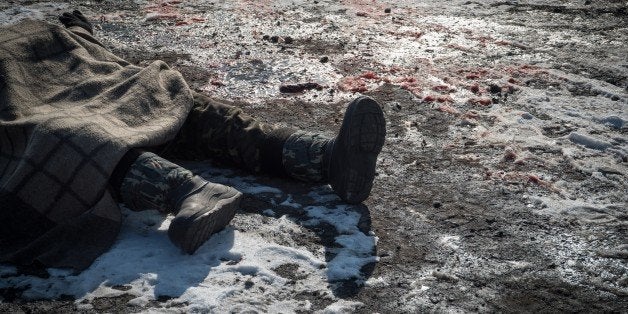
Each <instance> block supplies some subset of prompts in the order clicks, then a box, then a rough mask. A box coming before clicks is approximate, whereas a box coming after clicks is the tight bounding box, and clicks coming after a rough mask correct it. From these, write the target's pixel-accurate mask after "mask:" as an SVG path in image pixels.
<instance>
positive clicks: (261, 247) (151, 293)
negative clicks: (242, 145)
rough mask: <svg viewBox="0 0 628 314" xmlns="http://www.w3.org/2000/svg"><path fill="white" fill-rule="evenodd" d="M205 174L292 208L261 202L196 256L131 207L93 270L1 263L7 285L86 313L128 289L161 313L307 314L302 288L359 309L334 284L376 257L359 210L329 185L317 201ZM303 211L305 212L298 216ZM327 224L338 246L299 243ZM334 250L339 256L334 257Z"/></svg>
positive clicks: (315, 194) (156, 217)
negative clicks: (26, 271) (69, 300)
mask: <svg viewBox="0 0 628 314" xmlns="http://www.w3.org/2000/svg"><path fill="white" fill-rule="evenodd" d="M200 174H201V175H202V176H204V177H206V178H208V179H211V180H212V181H214V182H219V183H223V184H229V185H231V186H234V187H236V188H237V189H238V190H240V191H242V192H244V193H248V194H250V195H258V194H263V196H261V197H265V198H267V199H269V200H270V202H271V203H274V204H275V206H273V208H275V209H276V208H282V209H284V210H288V211H289V213H288V214H286V215H278V214H276V213H275V212H274V210H273V208H267V209H266V208H260V210H259V213H257V214H240V215H237V216H236V218H235V219H234V221H233V223H232V226H229V227H227V228H226V229H225V230H223V231H221V232H220V233H218V234H216V235H214V236H213V237H211V238H210V240H209V241H208V242H207V243H205V244H204V245H203V246H201V247H200V248H199V250H198V251H197V252H196V253H195V254H194V255H187V254H183V253H182V252H181V251H180V250H179V249H178V248H176V247H174V246H173V245H172V244H171V243H170V241H169V240H168V236H167V233H166V231H167V230H168V226H169V223H170V219H171V218H172V217H164V216H162V215H160V214H159V213H158V212H156V211H145V212H132V211H129V210H124V212H123V214H124V216H125V218H124V223H123V225H122V230H121V232H120V235H119V237H118V241H117V242H116V243H115V244H114V246H113V247H112V248H111V250H110V251H109V252H107V253H105V254H103V255H102V256H101V257H99V258H98V259H97V260H96V262H94V264H92V266H91V267H90V268H89V269H87V270H86V271H84V272H82V273H80V274H73V273H72V271H70V270H61V269H50V270H49V273H50V277H48V278H39V277H35V276H15V273H16V271H17V270H16V269H15V268H14V267H11V266H7V265H5V266H0V277H2V278H4V279H2V280H1V281H0V289H2V288H8V287H13V288H17V289H25V290H24V293H23V295H22V296H23V297H24V298H26V299H57V298H60V297H62V296H72V297H74V298H76V300H77V302H78V303H79V304H80V305H79V307H78V308H79V309H90V308H91V305H90V304H89V302H90V301H91V300H93V299H94V298H99V297H114V296H120V295H123V294H126V295H131V296H133V297H134V298H133V299H131V300H130V301H129V302H128V303H129V304H130V305H133V306H138V307H145V306H147V305H149V304H150V303H151V301H156V300H160V301H163V302H161V303H160V306H159V307H154V308H153V310H158V309H159V308H160V307H164V308H170V310H171V311H175V310H176V311H181V312H189V311H215V312H244V311H247V310H257V311H264V312H294V311H297V310H305V311H307V310H309V309H310V308H311V306H310V304H309V301H307V300H299V299H298V298H296V297H297V296H298V295H301V294H315V295H318V296H319V297H320V298H321V299H326V300H328V301H329V302H328V303H329V308H330V309H335V310H339V309H351V308H354V307H355V306H356V304H357V303H356V302H348V303H347V302H345V301H342V300H340V299H338V298H336V297H335V296H334V294H333V292H332V290H331V285H333V284H334V282H338V281H342V280H361V281H363V280H364V278H363V276H362V274H361V273H360V269H361V268H362V266H364V265H366V264H369V263H373V262H376V261H377V257H376V256H373V254H374V252H375V246H376V244H377V237H376V236H375V235H374V234H373V233H372V232H371V233H368V234H365V233H364V232H362V231H360V229H359V228H358V223H359V222H360V218H361V215H360V213H358V212H356V211H353V210H352V208H351V206H347V205H339V204H338V202H337V197H336V196H335V194H333V192H331V191H330V190H329V188H324V187H321V188H315V189H313V190H312V191H311V192H310V194H309V195H310V196H311V198H312V199H313V200H314V202H315V203H316V204H317V205H315V206H303V205H301V204H299V203H297V202H295V201H294V200H293V199H292V197H291V195H289V194H288V195H285V194H284V193H282V191H281V190H279V189H277V188H274V187H269V186H265V185H261V184H258V183H256V182H255V179H254V178H252V177H237V176H234V175H233V174H232V173H231V172H230V171H229V170H224V169H215V168H211V167H208V166H205V167H203V172H202V173H200ZM296 215H299V216H303V218H294V219H293V218H290V217H289V216H296ZM321 222H324V223H327V224H329V225H331V226H333V228H334V229H335V232H336V233H337V235H336V236H335V238H334V240H335V245H334V246H333V247H325V246H323V245H310V246H309V247H304V246H302V245H300V244H299V243H298V240H297V239H299V238H300V237H303V236H304V234H303V233H304V232H303V230H307V228H312V227H316V226H318V225H320V224H321ZM234 226H237V227H234ZM330 254H331V255H333V256H334V257H333V258H331V259H329V260H327V259H326V255H327V256H329V255H330ZM164 300H167V301H164ZM335 310H334V311H335Z"/></svg>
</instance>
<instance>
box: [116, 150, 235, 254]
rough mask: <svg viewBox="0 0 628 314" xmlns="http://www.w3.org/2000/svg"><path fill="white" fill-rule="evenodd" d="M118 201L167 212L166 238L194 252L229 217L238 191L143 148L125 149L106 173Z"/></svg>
mask: <svg viewBox="0 0 628 314" xmlns="http://www.w3.org/2000/svg"><path fill="white" fill-rule="evenodd" d="M111 184H112V186H113V189H114V191H116V193H117V194H118V197H119V199H120V200H121V201H122V202H123V203H124V204H125V205H126V206H127V207H129V208H130V209H132V210H136V211H139V210H147V209H156V210H159V211H160V212H163V213H173V214H175V218H174V219H173V220H172V222H171V223H170V227H169V229H168V236H169V237H170V240H171V241H172V242H173V243H174V244H176V245H177V246H179V247H181V248H182V249H183V250H184V251H185V252H187V253H190V254H192V253H194V251H196V249H197V248H198V247H199V246H200V245H202V244H203V243H204V242H205V241H206V240H207V239H208V238H209V237H210V236H211V235H212V234H214V233H216V232H218V231H220V230H221V229H223V228H224V227H225V226H226V225H227V224H229V221H231V219H232V218H233V216H234V215H235V211H236V209H237V208H238V206H239V202H240V198H241V196H242V193H240V192H238V191H237V190H235V189H233V188H231V187H227V186H224V185H221V184H216V183H211V182H208V181H206V180H204V179H202V178H201V177H198V176H194V175H193V174H192V172H190V171H189V170H187V169H185V168H183V167H181V166H179V165H176V164H174V163H172V162H170V161H168V160H166V159H164V158H162V157H159V156H157V155H155V154H153V153H149V152H139V151H136V150H131V151H130V152H129V153H127V155H126V156H125V157H124V158H123V159H122V161H121V163H120V164H119V165H118V167H117V169H116V170H115V171H114V174H113V175H112V179H111Z"/></svg>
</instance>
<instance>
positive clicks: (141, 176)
mask: <svg viewBox="0 0 628 314" xmlns="http://www.w3.org/2000/svg"><path fill="white" fill-rule="evenodd" d="M191 177H193V174H192V172H190V171H189V170H187V169H185V168H183V167H181V166H179V165H176V164H174V163H172V162H170V161H168V160H166V159H164V158H161V157H159V156H157V155H155V154H153V153H149V152H146V153H142V154H141V155H140V156H139V157H138V158H137V159H136V160H135V161H134V162H133V163H132V164H131V166H130V168H129V170H128V172H127V173H126V175H125V176H124V179H123V180H122V185H121V186H120V197H121V198H122V202H123V203H124V204H125V205H126V206H128V207H129V208H130V209H132V210H136V211H139V210H147V209H156V210H159V211H161V212H172V211H173V208H170V206H171V205H170V202H168V194H169V193H170V191H171V190H172V189H173V188H176V187H177V186H179V185H180V184H181V183H182V182H183V181H185V180H187V179H189V178H191Z"/></svg>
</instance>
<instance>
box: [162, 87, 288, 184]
mask: <svg viewBox="0 0 628 314" xmlns="http://www.w3.org/2000/svg"><path fill="white" fill-rule="evenodd" d="M292 133H294V131H293V130H290V129H278V128H275V127H273V126H271V125H268V124H264V123H261V122H259V121H256V120H255V119H253V118H252V117H250V116H248V115H246V114H245V113H244V112H242V110H241V109H239V108H237V107H234V106H231V105H229V104H228V103H226V102H221V101H218V100H214V99H211V98H209V97H207V96H204V95H201V94H198V93H195V94H194V107H193V108H192V111H191V112H190V114H189V115H188V118H187V120H186V121H185V124H184V125H183V127H182V129H181V130H180V131H179V134H178V135H177V136H176V138H175V139H174V140H173V141H172V142H171V143H170V144H169V145H168V147H167V148H166V150H165V151H164V153H163V154H164V155H165V156H169V157H173V158H179V159H186V160H205V159H212V160H218V161H222V162H227V163H231V164H235V165H236V166H240V167H243V168H246V169H247V170H249V171H252V172H267V173H271V174H284V170H283V167H282V165H281V152H282V147H283V143H284V142H285V140H286V139H287V138H288V137H289V136H290V134H292Z"/></svg>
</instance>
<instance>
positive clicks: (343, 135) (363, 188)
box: [329, 96, 386, 204]
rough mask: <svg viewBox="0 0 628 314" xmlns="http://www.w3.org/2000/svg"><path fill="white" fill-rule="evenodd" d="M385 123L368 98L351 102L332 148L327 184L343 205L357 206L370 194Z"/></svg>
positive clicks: (374, 103) (376, 107)
mask: <svg viewBox="0 0 628 314" xmlns="http://www.w3.org/2000/svg"><path fill="white" fill-rule="evenodd" d="M385 138H386V120H385V118H384V113H383V112H382V109H381V108H380V107H379V104H378V103H377V102H376V101H375V100H373V99H372V98H369V97H364V96H363V97H360V98H357V99H356V100H354V101H353V102H351V104H349V107H348V108H347V112H346V114H345V117H344V119H343V122H342V126H341V127H340V132H339V133H338V136H337V137H336V140H335V143H334V146H333V149H332V157H331V158H332V159H331V160H332V161H335V162H332V165H331V168H330V173H329V176H330V180H329V181H330V185H331V186H332V188H333V189H334V191H335V192H336V193H338V195H339V196H340V198H342V199H343V200H344V201H345V202H347V203H349V204H358V203H361V202H362V201H364V200H365V199H366V198H367V197H368V196H369V194H370V193H371V188H372V187H373V180H374V179H375V166H376V163H377V155H379V153H380V152H381V150H382V147H383V146H384V141H385Z"/></svg>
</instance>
